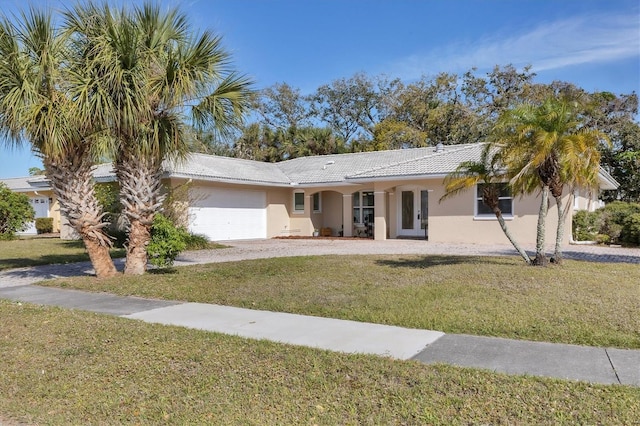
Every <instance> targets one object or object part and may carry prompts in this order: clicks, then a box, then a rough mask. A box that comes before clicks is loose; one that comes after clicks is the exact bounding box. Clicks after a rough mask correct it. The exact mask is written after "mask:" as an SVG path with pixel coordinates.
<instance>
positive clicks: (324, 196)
mask: <svg viewBox="0 0 640 426" xmlns="http://www.w3.org/2000/svg"><path fill="white" fill-rule="evenodd" d="M484 146H485V145H484V144H465V145H448V146H443V145H439V146H438V147H435V148H434V147H427V148H414V149H402V150H392V151H374V152H361V153H350V154H334V155H322V156H313V157H301V158H296V159H293V160H287V161H283V162H279V163H264V162H258V161H251V160H241V159H237V158H228V157H218V156H211V155H204V154H191V155H190V156H189V158H188V159H187V160H186V161H184V162H182V163H176V164H167V167H166V172H165V175H164V178H165V181H166V183H167V184H168V185H171V186H173V187H175V186H178V185H181V184H184V183H186V182H190V202H189V208H188V218H187V219H186V220H187V222H188V224H189V229H190V230H191V231H192V232H194V233H198V234H203V235H206V236H207V237H208V238H209V239H211V240H214V241H225V240H236V239H262V238H273V237H283V236H310V235H312V234H313V232H314V230H316V229H323V230H324V231H325V232H330V233H331V235H333V236H340V235H342V236H345V237H348V236H354V235H357V236H371V237H373V238H375V239H376V240H384V239H387V238H420V239H428V240H429V241H435V242H451V243H469V244H475V243H505V242H507V241H506V239H505V237H504V234H503V233H502V231H501V230H500V227H499V225H498V224H497V223H496V219H495V216H494V215H493V214H492V213H491V212H490V211H488V209H487V208H486V207H485V206H484V205H483V204H482V200H481V198H480V197H479V196H478V194H477V191H476V190H470V191H468V192H466V193H463V194H461V195H459V196H456V197H453V198H450V199H447V200H445V201H443V202H442V203H440V202H439V200H440V197H442V195H443V194H444V188H443V179H444V177H445V176H446V175H447V174H448V173H450V172H452V171H453V170H455V168H456V167H457V166H458V165H459V164H460V163H461V162H463V161H479V159H480V156H481V153H482V150H483V149H484ZM94 175H95V177H96V180H97V181H98V182H100V181H112V180H114V179H115V178H114V173H113V170H112V169H111V165H107V164H104V165H101V166H99V167H97V168H96V171H95V173H94ZM600 180H601V188H602V189H611V188H615V187H617V184H616V182H615V180H613V179H612V178H611V177H610V176H609V175H607V174H606V173H601V174H600ZM565 197H566V200H567V201H565V205H567V206H568V208H570V209H572V208H573V203H568V200H569V199H570V196H569V194H567V195H566V196H565ZM501 205H502V207H503V214H504V216H505V218H506V219H507V220H508V222H509V223H508V225H509V227H510V228H511V231H512V233H513V234H514V236H515V237H516V238H517V239H518V240H519V241H520V242H521V243H523V244H534V243H535V240H536V223H537V216H538V210H539V205H540V203H539V196H536V195H533V196H527V197H516V198H512V197H510V196H508V195H505V196H504V198H503V199H502V202H501ZM553 206H554V204H553V201H552V204H551V205H550V207H553ZM556 218H557V213H556V210H555V209H553V208H550V209H549V220H550V222H549V223H553V221H555V220H556ZM570 218H571V214H569V215H568V224H567V226H570ZM569 229H570V228H569ZM547 232H548V234H547V238H548V239H549V241H554V239H555V226H548V227H547ZM568 234H570V233H567V235H568ZM567 242H568V237H567Z"/></svg>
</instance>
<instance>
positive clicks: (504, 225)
mask: <svg viewBox="0 0 640 426" xmlns="http://www.w3.org/2000/svg"><path fill="white" fill-rule="evenodd" d="M494 213H495V215H496V218H497V219H498V223H499V224H500V228H502V232H504V235H505V236H506V237H507V239H508V240H509V242H510V243H511V245H512V246H513V247H514V248H515V249H516V250H517V252H518V253H520V256H522V258H523V259H524V261H525V262H527V265H530V264H531V258H530V257H529V255H528V254H527V252H526V251H525V250H524V249H523V248H522V247H521V246H520V244H518V242H517V241H516V240H515V238H513V235H511V231H509V228H507V223H506V222H505V221H504V217H502V212H501V211H500V209H497V210H494Z"/></svg>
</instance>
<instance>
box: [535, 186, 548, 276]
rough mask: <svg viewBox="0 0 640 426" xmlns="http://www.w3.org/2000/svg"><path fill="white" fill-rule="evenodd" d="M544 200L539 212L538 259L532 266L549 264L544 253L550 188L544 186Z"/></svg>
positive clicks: (541, 201) (541, 202) (536, 258)
mask: <svg viewBox="0 0 640 426" xmlns="http://www.w3.org/2000/svg"><path fill="white" fill-rule="evenodd" d="M541 198H542V199H541V200H540V211H539V212H538V227H537V233H536V257H535V259H533V262H532V265H538V266H546V265H547V264H548V260H547V255H546V254H545V251H544V243H545V241H544V240H545V232H546V229H545V223H546V219H547V211H548V210H549V187H548V186H547V185H543V186H542V197H541Z"/></svg>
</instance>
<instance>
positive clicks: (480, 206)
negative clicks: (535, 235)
mask: <svg viewBox="0 0 640 426" xmlns="http://www.w3.org/2000/svg"><path fill="white" fill-rule="evenodd" d="M491 185H493V186H495V187H496V188H497V189H498V207H499V208H500V211H502V215H503V216H505V217H512V216H513V197H511V191H510V190H509V187H508V186H507V184H506V183H494V184H491ZM485 186H486V184H478V186H477V187H476V217H487V218H488V217H495V214H494V213H493V211H491V209H490V208H489V207H488V206H487V205H485V204H484V203H483V202H482V191H483V189H484V187H485Z"/></svg>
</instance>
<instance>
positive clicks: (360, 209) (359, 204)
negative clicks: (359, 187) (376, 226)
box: [353, 191, 374, 224]
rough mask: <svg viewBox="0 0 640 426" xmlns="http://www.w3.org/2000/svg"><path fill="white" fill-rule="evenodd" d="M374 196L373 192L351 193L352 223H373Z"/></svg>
mask: <svg viewBox="0 0 640 426" xmlns="http://www.w3.org/2000/svg"><path fill="white" fill-rule="evenodd" d="M373 219H374V196H373V191H358V192H354V193H353V223H358V224H362V223H373Z"/></svg>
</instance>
